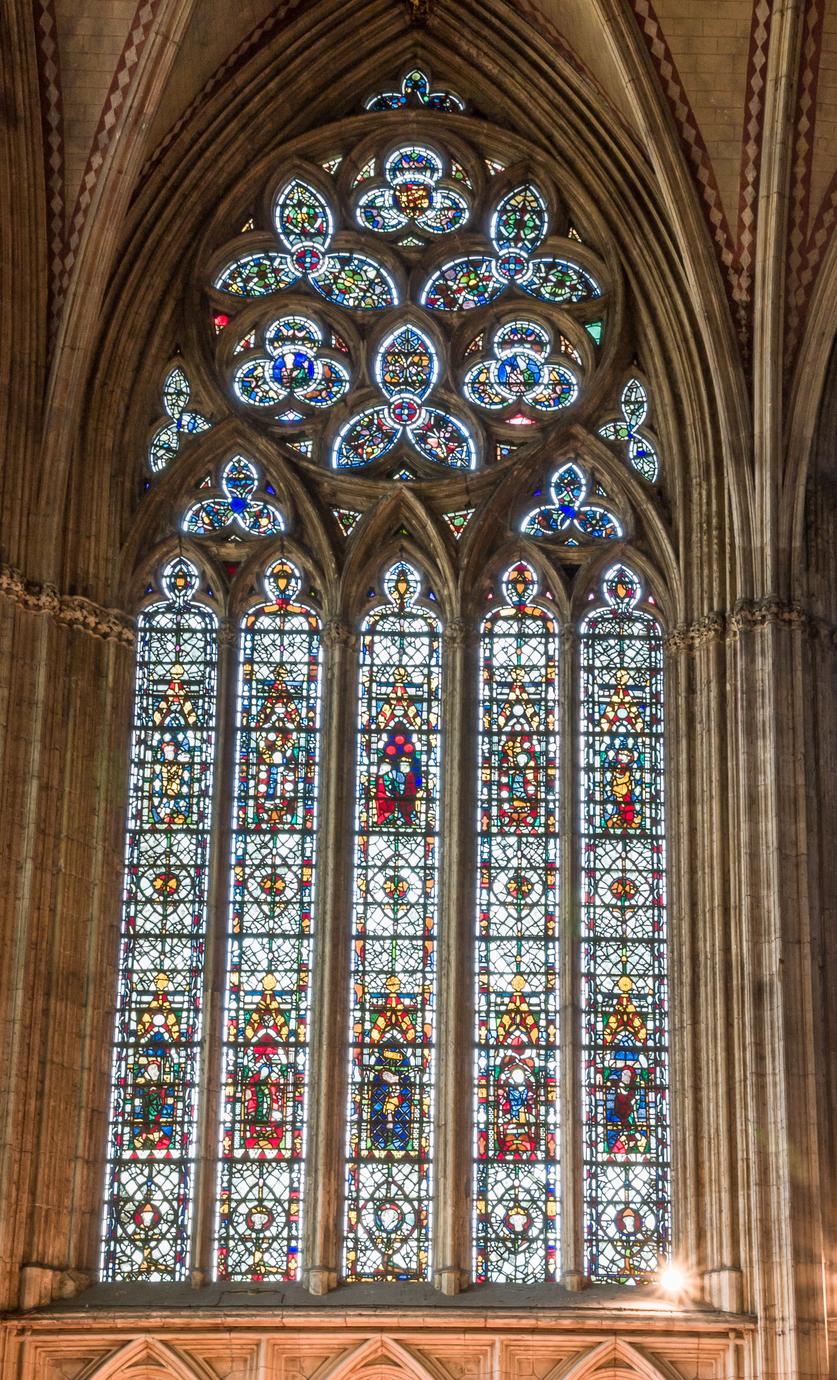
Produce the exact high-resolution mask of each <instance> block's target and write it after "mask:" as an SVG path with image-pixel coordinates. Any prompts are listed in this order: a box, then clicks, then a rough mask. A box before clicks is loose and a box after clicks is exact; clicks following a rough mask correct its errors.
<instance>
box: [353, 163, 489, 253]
mask: <svg viewBox="0 0 837 1380" xmlns="http://www.w3.org/2000/svg"><path fill="white" fill-rule="evenodd" d="M442 172H443V164H442V160H441V158H440V157H439V156H438V154H435V153H433V152H432V150H431V149H428V148H424V147H423V146H421V145H417V144H412V145H406V146H404V147H403V148H400V149H397V150H396V151H395V153H392V154H390V156H389V157H388V158H387V160H386V163H385V164H384V175H385V178H386V183H387V185H385V186H378V187H373V188H371V189H370V190H369V191H367V192H364V194H363V196H362V197H361V198H360V200H359V202H358V205H357V218H358V221H359V223H360V225H361V226H363V228H364V229H367V230H374V231H377V232H378V233H392V232H393V231H396V230H404V229H406V228H407V227H408V226H410V225H413V226H415V227H417V228H418V229H420V230H425V231H427V232H428V233H429V234H432V235H440V234H449V233H450V232H451V231H452V230H459V229H462V227H463V226H464V225H465V224H466V222H467V220H468V216H469V207H468V202H467V200H466V198H465V197H464V196H463V195H462V193H461V192H459V191H457V190H456V189H455V188H453V187H449V186H445V185H444V184H442V183H441V182H440V179H441V178H442Z"/></svg>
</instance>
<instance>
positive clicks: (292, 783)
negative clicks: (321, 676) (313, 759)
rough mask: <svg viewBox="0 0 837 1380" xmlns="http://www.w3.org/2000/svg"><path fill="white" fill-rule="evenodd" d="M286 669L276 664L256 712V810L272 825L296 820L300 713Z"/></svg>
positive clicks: (261, 817) (288, 823)
mask: <svg viewBox="0 0 837 1380" xmlns="http://www.w3.org/2000/svg"><path fill="white" fill-rule="evenodd" d="M287 676H288V673H287V669H286V667H284V666H282V665H278V666H276V667H275V668H274V673H273V681H272V683H271V685H270V688H269V689H268V691H267V694H266V695H265V698H264V701H263V703H262V706H261V708H260V709H259V711H258V714H257V716H256V748H257V753H258V757H257V760H258V767H257V771H256V790H255V810H256V815H257V817H258V819H259V822H260V823H261V824H263V825H264V824H266V825H268V826H270V827H272V828H279V827H280V826H282V825H285V824H287V825H289V826H290V825H293V824H295V823H296V806H297V782H298V776H299V765H298V758H299V730H300V725H301V715H300V711H299V706H298V705H297V704H296V702H295V700H294V698H293V696H292V694H291V693H290V691H289V689H288V685H287Z"/></svg>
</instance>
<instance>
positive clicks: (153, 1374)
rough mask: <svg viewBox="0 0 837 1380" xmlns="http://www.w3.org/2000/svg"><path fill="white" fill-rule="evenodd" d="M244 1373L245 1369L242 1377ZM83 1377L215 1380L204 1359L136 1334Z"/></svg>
mask: <svg viewBox="0 0 837 1380" xmlns="http://www.w3.org/2000/svg"><path fill="white" fill-rule="evenodd" d="M228 1375H230V1372H228ZM243 1376H244V1372H242V1380H243ZM80 1380H82V1378H81V1377H80ZM83 1380H215V1376H214V1374H213V1372H212V1371H210V1370H209V1369H208V1368H207V1367H206V1366H204V1365H203V1363H202V1362H200V1361H195V1360H193V1359H191V1358H189V1359H187V1358H186V1357H185V1356H183V1355H182V1354H181V1353H180V1352H178V1351H175V1349H174V1348H173V1347H171V1346H169V1345H168V1343H167V1342H160V1341H157V1340H156V1339H155V1338H153V1337H136V1338H135V1339H134V1340H133V1341H131V1342H128V1343H127V1345H126V1346H122V1347H120V1348H119V1349H118V1351H113V1352H111V1354H110V1355H109V1356H108V1358H107V1359H106V1360H105V1361H96V1362H94V1364H93V1366H92V1367H89V1368H88V1369H87V1370H86V1371H84V1372H83ZM230 1380H232V1376H231V1375H230Z"/></svg>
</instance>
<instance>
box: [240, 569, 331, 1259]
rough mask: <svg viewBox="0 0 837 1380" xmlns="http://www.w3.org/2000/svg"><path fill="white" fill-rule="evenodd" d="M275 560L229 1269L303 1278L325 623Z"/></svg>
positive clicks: (252, 619)
mask: <svg viewBox="0 0 837 1380" xmlns="http://www.w3.org/2000/svg"><path fill="white" fill-rule="evenodd" d="M300 584H301V576H300V572H299V571H298V570H297V569H296V567H295V566H293V565H291V564H290V563H289V562H288V561H278V562H277V563H276V564H275V565H274V566H272V568H271V569H270V570H269V572H268V574H267V577H266V581H265V585H266V589H267V594H268V599H267V602H266V603H264V604H261V605H259V606H258V607H257V608H255V609H252V610H251V611H250V612H248V613H247V614H246V615H245V617H244V619H243V622H242V627H241V675H240V682H239V710H238V743H237V749H238V751H237V761H238V769H237V772H236V796H235V804H234V812H233V858H232V909H231V923H230V930H229V941H228V943H229V949H228V966H227V1012H226V1041H225V1050H224V1066H225V1071H224V1110H223V1135H222V1150H221V1164H220V1179H219V1215H218V1224H217V1251H218V1273H219V1275H220V1277H221V1278H222V1279H245V1280H254V1281H256V1282H259V1281H262V1280H292V1279H295V1278H296V1277H297V1261H298V1255H299V1226H300V1204H301V1198H302V1171H303V1164H304V1160H303V1157H304V1149H305V1123H306V1093H307V1089H306V1077H307V1057H308V996H309V988H310V981H309V975H310V968H311V943H312V932H313V924H314V904H313V902H314V879H315V875H316V866H317V849H316V844H317V827H316V826H317V772H318V759H319V735H320V625H319V620H318V618H317V616H316V614H315V613H314V612H313V610H311V609H310V608H308V607H307V606H306V605H305V604H304V603H300V602H299V589H300Z"/></svg>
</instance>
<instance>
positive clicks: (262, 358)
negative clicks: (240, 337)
mask: <svg viewBox="0 0 837 1380" xmlns="http://www.w3.org/2000/svg"><path fill="white" fill-rule="evenodd" d="M264 347H265V349H266V351H267V354H266V355H255V356H252V357H251V358H250V359H248V360H247V361H246V363H244V364H242V365H240V366H239V368H238V369H237V370H236V372H235V376H234V378H233V391H234V392H235V394H236V396H237V397H239V398H240V399H241V401H242V402H245V403H249V404H250V406H251V407H277V406H279V405H281V404H282V403H285V402H287V401H289V400H290V399H293V400H294V401H295V402H297V403H301V404H302V405H303V406H307V407H313V408H323V407H332V406H333V405H334V403H336V402H338V401H339V399H340V398H342V397H343V395H344V393H345V392H346V391H347V389H348V387H349V371H348V369H347V368H346V366H345V364H344V363H343V362H342V360H340V359H338V358H336V357H335V356H334V353H333V351H332V350H330V349H329V348H325V350H324V349H323V334H322V331H321V330H320V328H319V326H317V325H316V323H315V322H313V321H311V320H310V319H309V318H308V317H307V316H283V317H281V318H280V319H279V320H278V321H272V322H271V323H270V325H269V326H267V327H266V328H265V331H264Z"/></svg>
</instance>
